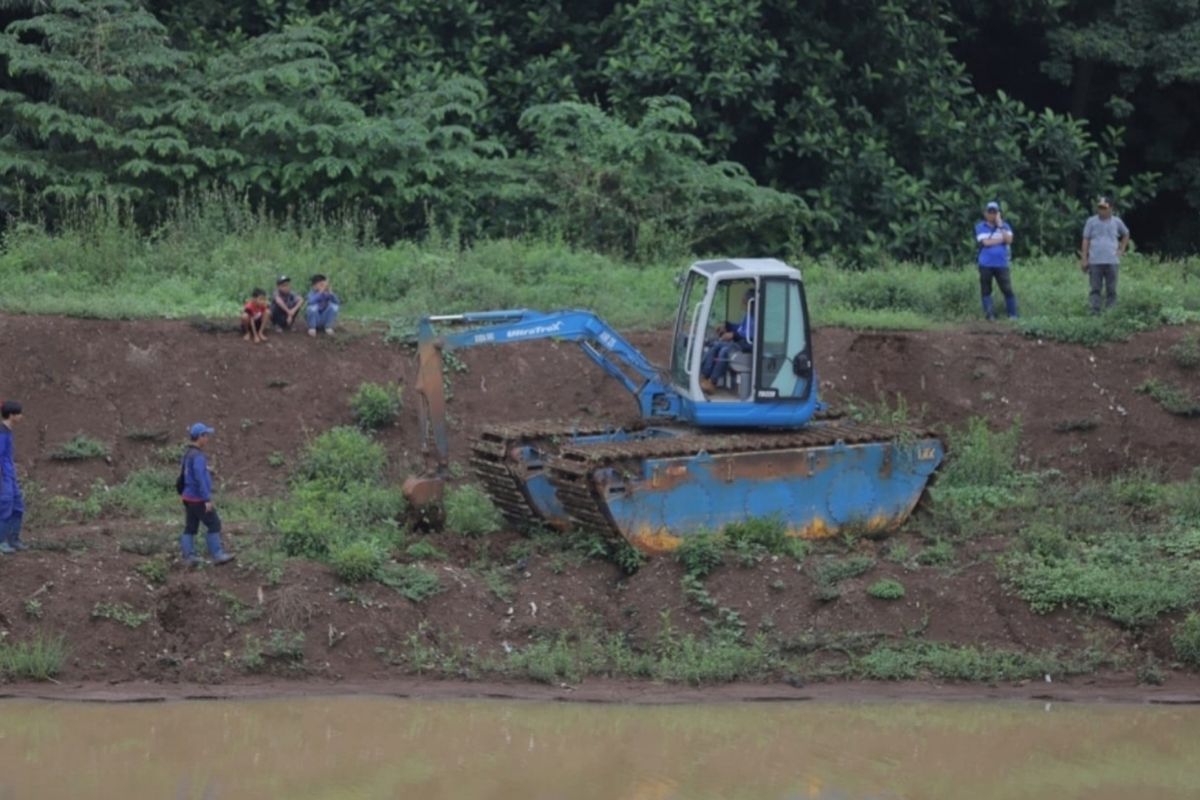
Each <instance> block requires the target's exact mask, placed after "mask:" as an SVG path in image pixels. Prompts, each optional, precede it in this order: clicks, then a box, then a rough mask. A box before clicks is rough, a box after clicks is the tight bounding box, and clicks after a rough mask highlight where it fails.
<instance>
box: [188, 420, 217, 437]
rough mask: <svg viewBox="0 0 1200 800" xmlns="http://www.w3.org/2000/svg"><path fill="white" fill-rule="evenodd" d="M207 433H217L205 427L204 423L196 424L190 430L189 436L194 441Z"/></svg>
mask: <svg viewBox="0 0 1200 800" xmlns="http://www.w3.org/2000/svg"><path fill="white" fill-rule="evenodd" d="M206 433H216V431H215V430H213V429H212V428H210V427H208V426H207V425H205V424H204V423H203V422H197V423H194V424H193V425H192V427H190V428H188V435H189V436H191V437H192V438H193V439H199V438H200V437H201V436H204V435H205V434H206Z"/></svg>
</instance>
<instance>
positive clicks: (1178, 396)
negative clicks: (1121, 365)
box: [1135, 378, 1200, 417]
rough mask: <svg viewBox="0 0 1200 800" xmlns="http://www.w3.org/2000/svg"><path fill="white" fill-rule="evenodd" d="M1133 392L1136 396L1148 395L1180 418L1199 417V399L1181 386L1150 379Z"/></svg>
mask: <svg viewBox="0 0 1200 800" xmlns="http://www.w3.org/2000/svg"><path fill="white" fill-rule="evenodd" d="M1135 391H1136V392H1137V393H1138V394H1145V395H1149V396H1150V397H1151V398H1152V399H1153V400H1155V401H1156V402H1157V403H1158V404H1159V405H1160V406H1162V407H1163V408H1164V409H1165V410H1166V411H1168V412H1170V413H1171V414H1175V415H1176V416H1180V417H1200V398H1197V397H1196V396H1195V395H1193V394H1191V393H1190V392H1189V391H1188V390H1187V389H1184V388H1183V387H1182V386H1178V385H1176V384H1174V383H1171V382H1169V381H1163V380H1159V379H1158V378H1150V379H1149V380H1147V381H1145V382H1143V383H1142V384H1141V385H1140V386H1138V387H1137V389H1136V390H1135Z"/></svg>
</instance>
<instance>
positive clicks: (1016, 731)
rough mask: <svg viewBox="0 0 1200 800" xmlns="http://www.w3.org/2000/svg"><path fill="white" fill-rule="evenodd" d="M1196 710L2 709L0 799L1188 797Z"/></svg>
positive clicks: (1199, 779) (477, 704) (325, 705)
mask: <svg viewBox="0 0 1200 800" xmlns="http://www.w3.org/2000/svg"><path fill="white" fill-rule="evenodd" d="M1198 795H1200V709H1197V708H1195V707H1166V708H1164V707H1151V706H1128V705H1126V706H1121V705H1110V706H1077V705H1071V706H1062V705H1043V704H1025V703H1022V704H1015V703H1014V704H1009V703H1001V704H965V703H963V704H959V703H941V704H937V703H916V702H888V703H882V702H877V703H864V704H835V703H805V704H753V703H747V704H741V705H733V704H730V705H722V704H713V705H700V706H649V707H647V706H621V705H603V706H597V705H585V704H555V703H533V702H502V701H415V700H403V699H392V698H369V697H340V698H303V699H296V698H292V699H279V700H261V701H237V702H233V701H228V702H227V701H219V702H206V703H196V702H191V703H188V702H177V703H156V704H126V705H109V704H82V703H68V702H45V701H25V700H10V701H5V702H3V703H0V798H3V800H24V798H39V800H47V799H49V798H75V797H88V798H121V799H122V800H128V799H133V798H174V799H175V800H182V799H183V798H203V799H204V800H233V799H234V798H294V799H296V800H301V799H303V798H338V799H339V800H359V799H360V798H361V799H364V800H365V798H421V800H436V799H437V798H497V799H499V800H508V798H512V799H513V800H516V799H517V798H520V800H541V799H545V800H550V799H551V798H571V799H572V800H575V799H576V798H579V799H581V800H586V799H587V798H605V799H606V800H607V799H608V798H618V799H620V800H668V799H669V798H689V799H691V798H754V799H757V798H818V799H819V800H851V798H864V799H866V798H871V799H872V800H884V799H886V800H895V799H898V798H922V799H926V798H972V799H973V800H993V799H995V800H1002V799H1007V798H1014V799H1015V798H1021V800H1032V799H1034V798H1056V800H1061V799H1063V798H1084V797H1086V798H1089V799H1090V800H1103V799H1104V798H1114V799H1115V798H1129V797H1139V798H1185V797H1186V798H1194V797H1197V796H1198Z"/></svg>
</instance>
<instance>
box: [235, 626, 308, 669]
mask: <svg viewBox="0 0 1200 800" xmlns="http://www.w3.org/2000/svg"><path fill="white" fill-rule="evenodd" d="M239 661H240V663H241V666H242V668H243V669H245V670H246V671H248V672H263V671H266V670H275V669H277V670H282V671H291V672H294V671H296V670H299V669H302V668H303V666H304V633H303V632H301V631H293V630H281V629H272V630H271V631H270V632H269V633H268V634H267V638H266V639H265V640H263V639H261V638H259V637H258V636H255V635H254V634H246V638H245V641H244V644H243V647H242V654H241V657H240V658H239Z"/></svg>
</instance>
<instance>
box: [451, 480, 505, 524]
mask: <svg viewBox="0 0 1200 800" xmlns="http://www.w3.org/2000/svg"><path fill="white" fill-rule="evenodd" d="M445 508H446V528H447V529H449V530H451V531H454V532H456V533H461V534H463V535H464V536H483V535H484V534H488V533H495V532H496V531H498V530H500V529H501V527H502V526H503V523H504V518H503V517H501V516H500V512H499V511H498V510H497V509H496V506H495V505H493V504H492V501H491V498H489V497H488V496H487V494H485V493H484V492H483V490H482V489H480V488H479V487H477V486H472V485H469V484H468V485H466V486H459V487H456V488H454V489H451V490H450V491H448V492H447V493H446V501H445Z"/></svg>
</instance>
